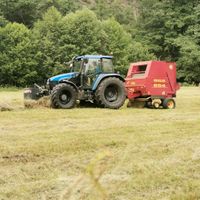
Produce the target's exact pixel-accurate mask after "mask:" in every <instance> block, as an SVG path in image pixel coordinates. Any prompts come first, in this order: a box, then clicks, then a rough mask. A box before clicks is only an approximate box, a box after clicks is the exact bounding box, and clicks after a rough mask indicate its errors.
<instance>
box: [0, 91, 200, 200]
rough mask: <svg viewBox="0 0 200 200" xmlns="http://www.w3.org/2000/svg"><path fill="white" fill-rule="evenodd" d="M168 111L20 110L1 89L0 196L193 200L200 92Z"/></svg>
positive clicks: (198, 171) (198, 174) (199, 154)
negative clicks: (8, 106) (5, 108)
mask: <svg viewBox="0 0 200 200" xmlns="http://www.w3.org/2000/svg"><path fill="white" fill-rule="evenodd" d="M176 101H177V108H176V109H175V110H163V109H159V110H154V109H134V108H131V109H128V108H126V107H125V106H124V107H123V108H122V109H120V110H109V109H97V108H76V109H72V110H53V109H48V108H40V109H39V108H38V109H30V110H25V109H22V106H23V100H22V91H8V90H7V91H1V92H0V102H6V103H8V104H12V105H14V107H15V110H14V111H10V112H9V111H8V112H0V199H1V200H3V199H12V200H13V199H14V200H15V199H17V200H27V199H29V200H32V199H33V200H35V199H70V200H72V199H81V200H86V199H87V200H96V199H108V200H135V199H137V200H140V199H141V200H143V199H144V200H147V199H148V200H155V199H162V200H167V199H172V200H179V199H181V200H196V199H200V88H195V87H188V88H187V87H185V88H182V89H181V90H180V91H179V92H178V95H177V99H176Z"/></svg>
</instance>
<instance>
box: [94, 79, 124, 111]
mask: <svg viewBox="0 0 200 200" xmlns="http://www.w3.org/2000/svg"><path fill="white" fill-rule="evenodd" d="M125 99H126V92H125V87H124V83H123V82H122V81H121V80H120V79H118V78H116V77H110V78H106V79H104V80H103V81H102V82H101V83H100V85H99V87H98V88H97V90H96V93H95V100H96V102H97V103H98V105H99V106H100V107H104V108H111V109H118V108H120V107H121V106H123V104H124V102H125Z"/></svg>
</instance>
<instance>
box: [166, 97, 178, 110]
mask: <svg viewBox="0 0 200 200" xmlns="http://www.w3.org/2000/svg"><path fill="white" fill-rule="evenodd" d="M175 107H176V102H175V101H174V99H164V101H163V108H165V109H174V108H175Z"/></svg>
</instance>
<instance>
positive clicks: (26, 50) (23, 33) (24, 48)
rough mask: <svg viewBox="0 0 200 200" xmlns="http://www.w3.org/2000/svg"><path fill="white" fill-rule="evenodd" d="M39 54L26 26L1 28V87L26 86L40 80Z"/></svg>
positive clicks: (10, 25) (8, 25) (14, 25)
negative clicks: (37, 56)
mask: <svg viewBox="0 0 200 200" xmlns="http://www.w3.org/2000/svg"><path fill="white" fill-rule="evenodd" d="M36 55H37V53H36V52H35V49H34V45H33V40H32V34H31V31H30V30H28V29H27V28H26V27H25V26H24V25H21V24H17V23H13V24H12V23H9V24H7V25H6V26H5V27H1V28H0V85H14V86H25V85H26V84H30V83H33V82H34V81H35V80H37V79H38V73H37V70H36V66H37V59H36Z"/></svg>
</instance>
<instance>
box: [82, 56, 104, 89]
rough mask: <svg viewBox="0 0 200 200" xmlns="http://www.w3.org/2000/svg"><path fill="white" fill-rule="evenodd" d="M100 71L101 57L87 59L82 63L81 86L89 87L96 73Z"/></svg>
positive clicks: (96, 75)
mask: <svg viewBox="0 0 200 200" xmlns="http://www.w3.org/2000/svg"><path fill="white" fill-rule="evenodd" d="M100 73H102V60H101V59H87V60H85V61H84V65H83V87H84V89H91V88H92V85H93V83H94V81H95V80H96V78H97V77H98V75H99V74H100Z"/></svg>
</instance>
